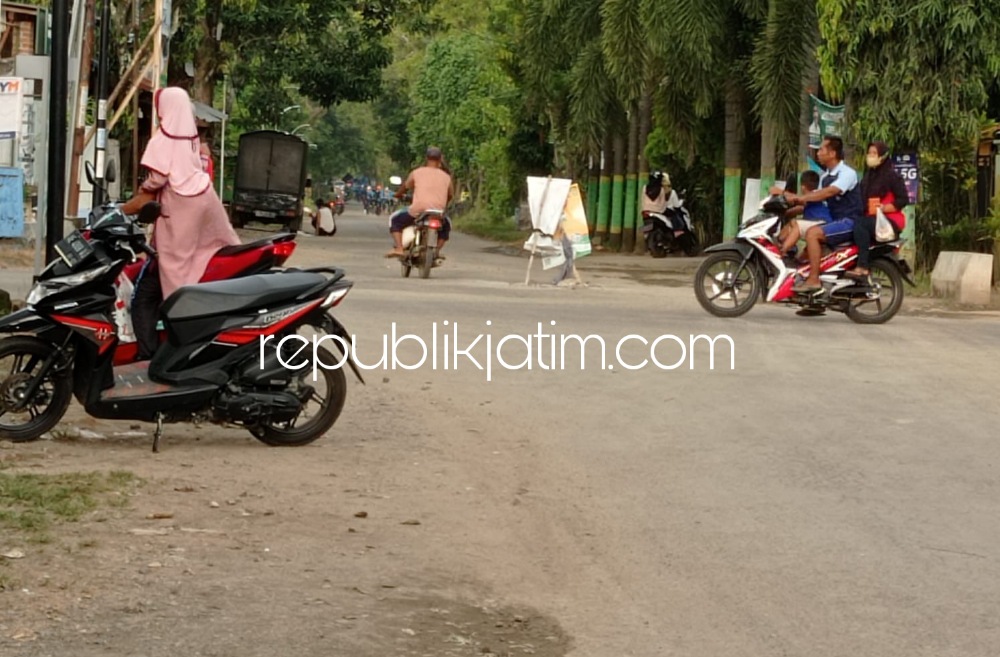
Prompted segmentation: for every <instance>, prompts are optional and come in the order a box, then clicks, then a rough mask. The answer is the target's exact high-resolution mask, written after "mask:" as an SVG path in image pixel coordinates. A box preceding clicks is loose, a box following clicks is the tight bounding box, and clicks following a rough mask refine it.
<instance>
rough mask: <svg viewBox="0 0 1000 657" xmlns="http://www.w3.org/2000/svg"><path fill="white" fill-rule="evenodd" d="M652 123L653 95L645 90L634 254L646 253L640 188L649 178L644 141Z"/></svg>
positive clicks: (642, 99) (637, 182)
mask: <svg viewBox="0 0 1000 657" xmlns="http://www.w3.org/2000/svg"><path fill="white" fill-rule="evenodd" d="M652 125H653V97H652V94H651V93H649V92H647V93H645V94H643V96H642V98H640V99H639V143H638V152H639V158H638V168H639V175H638V180H636V194H635V199H636V208H635V210H636V212H635V214H636V237H635V250H634V251H633V252H634V253H635V254H636V255H645V254H646V240H645V236H644V235H643V233H642V218H641V216H642V190H643V187H645V186H646V181H647V180H649V161H648V160H647V159H646V143H647V142H648V141H649V132H650V130H652Z"/></svg>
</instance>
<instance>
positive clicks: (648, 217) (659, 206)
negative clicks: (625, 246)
mask: <svg viewBox="0 0 1000 657" xmlns="http://www.w3.org/2000/svg"><path fill="white" fill-rule="evenodd" d="M683 194H684V192H681V194H680V195H678V193H677V191H676V190H674V189H673V188H672V186H671V184H670V176H668V175H667V174H665V173H662V172H660V171H654V172H653V173H652V174H650V176H649V182H648V183H647V184H646V186H645V188H644V189H643V194H642V232H643V236H644V239H645V240H646V250H647V251H648V252H649V255H651V256H652V257H654V258H665V257H667V256H668V255H669V254H671V253H675V252H681V251H682V252H683V253H684V254H685V255H687V256H696V255H698V251H699V244H698V236H697V235H696V233H695V230H694V224H693V223H692V221H691V213H690V212H689V211H688V209H687V208H685V207H684V200H683V198H682V197H683Z"/></svg>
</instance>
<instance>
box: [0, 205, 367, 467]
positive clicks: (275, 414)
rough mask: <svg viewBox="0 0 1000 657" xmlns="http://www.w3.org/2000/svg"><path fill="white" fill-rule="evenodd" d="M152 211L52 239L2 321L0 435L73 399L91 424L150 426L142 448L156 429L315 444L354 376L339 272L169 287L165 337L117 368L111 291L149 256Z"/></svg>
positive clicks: (33, 435)
mask: <svg viewBox="0 0 1000 657" xmlns="http://www.w3.org/2000/svg"><path fill="white" fill-rule="evenodd" d="M158 212H159V208H158V204H156V203H148V204H146V205H145V206H144V207H143V209H142V210H141V211H140V212H139V215H138V216H137V218H135V219H133V218H132V217H129V216H126V215H125V214H124V213H122V212H121V210H120V209H117V208H115V209H112V210H109V211H106V212H104V213H103V215H102V216H100V217H99V218H97V219H96V221H94V222H93V224H92V225H91V226H90V227H89V229H88V231H87V236H86V237H85V236H84V234H82V233H81V232H79V231H76V232H74V233H72V234H71V235H69V236H68V237H66V238H65V239H63V240H62V241H60V242H59V243H58V244H57V245H56V248H55V250H56V253H57V254H58V256H59V257H57V258H54V259H53V260H52V261H51V262H50V263H49V264H48V265H47V266H46V267H45V269H44V270H43V271H42V272H41V274H40V275H39V277H38V282H37V283H36V284H35V286H34V288H33V289H32V290H31V292H30V294H29V295H28V299H27V306H26V307H25V308H23V309H21V310H19V311H17V312H15V313H12V314H10V315H8V316H6V317H4V318H2V319H0V334H8V337H5V338H3V339H2V340H0V371H2V372H4V374H2V375H0V377H2V378H0V439H6V440H11V441H14V442H24V441H31V440H36V439H38V438H40V437H41V436H42V435H43V434H44V433H45V432H47V431H49V430H50V429H52V428H53V427H54V426H56V424H57V423H58V422H59V421H60V420H61V419H62V417H63V415H64V414H65V412H66V409H67V407H68V406H69V403H70V399H71V397H73V396H75V397H76V399H77V400H78V401H79V402H80V404H81V405H82V406H83V407H84V410H85V411H86V412H87V413H88V414H89V415H91V416H93V417H97V418H105V419H119V420H126V419H127V420H142V421H150V422H156V432H155V434H154V442H153V448H154V450H156V449H158V446H159V440H160V436H161V434H162V425H163V423H164V422H189V421H193V422H199V421H205V422H211V423H216V424H237V425H241V426H243V427H245V428H246V429H247V430H248V431H250V433H251V434H252V435H254V436H255V437H256V438H257V439H259V440H261V441H262V442H264V443H266V444H268V445H282V446H290V445H304V444H306V443H309V442H312V441H314V440H316V439H317V438H319V437H321V436H322V435H323V434H324V433H325V432H326V431H327V430H329V428H330V427H331V426H332V425H333V424H334V423H335V422H336V420H337V418H338V417H339V415H340V412H341V410H342V408H343V405H344V400H345V397H346V393H347V382H346V376H345V375H344V372H343V365H345V364H347V365H349V366H350V367H351V368H352V370H353V371H354V373H355V375H356V376H357V377H358V379H359V380H361V375H360V372H359V371H358V369H357V367H356V364H355V362H354V360H353V357H352V355H351V353H350V350H349V345H350V338H349V336H348V333H347V330H346V329H345V328H344V327H343V325H342V324H341V323H340V322H339V321H338V320H337V319H336V318H334V317H333V316H332V315H331V314H330V311H331V309H332V308H334V307H336V306H337V305H338V304H340V303H341V302H342V301H343V299H344V297H345V296H346V295H347V293H348V292H349V291H350V289H351V287H352V283H351V282H349V281H347V280H345V278H344V272H343V271H342V270H340V269H336V268H332V267H318V268H314V269H306V270H297V269H290V270H285V271H280V272H272V273H263V274H254V275H249V276H244V277H242V278H238V279H234V280H223V281H216V282H210V283H200V284H197V285H190V286H185V287H181V288H180V289H178V290H177V291H176V292H174V293H173V294H171V295H170V296H169V297H168V298H167V299H166V300H165V301H164V303H163V305H162V306H161V308H160V318H161V320H162V321H163V324H164V328H165V331H166V334H167V336H168V340H166V341H164V342H162V343H161V344H160V346H159V348H158V349H157V351H156V353H155V354H154V356H153V358H152V360H151V361H143V362H137V363H130V364H127V365H120V364H119V365H116V362H115V361H116V351H117V349H118V347H119V344H120V340H119V334H118V328H117V325H116V322H115V319H114V312H115V304H116V300H117V297H116V292H115V282H116V280H117V279H118V277H119V276H120V275H121V274H122V271H123V270H124V268H125V267H126V266H127V265H128V264H129V263H132V262H134V261H135V260H136V257H137V253H146V254H147V256H148V257H151V258H155V257H156V252H155V251H154V250H153V249H152V248H151V247H150V246H149V245H148V244H147V242H146V238H145V233H144V231H143V229H142V228H141V226H140V223H148V222H151V221H153V220H155V218H156V216H157V214H158ZM303 332H304V333H306V334H307V335H309V336H310V337H306V335H302V333H303ZM330 336H336V338H337V339H332V338H331V337H330ZM285 338H288V339H287V340H286V339H285ZM303 341H304V342H303ZM304 344H305V345H306V346H305V347H304V346H303V345H304ZM331 345H332V346H334V347H335V348H336V349H337V350H338V351H339V352H340V354H341V357H340V358H337V357H336V356H334V354H333V353H331V352H330V350H329V348H328V347H329V346H331ZM306 347H308V348H306ZM303 352H307V353H308V356H305V355H303ZM307 365H308V367H307ZM362 382H363V381H362Z"/></svg>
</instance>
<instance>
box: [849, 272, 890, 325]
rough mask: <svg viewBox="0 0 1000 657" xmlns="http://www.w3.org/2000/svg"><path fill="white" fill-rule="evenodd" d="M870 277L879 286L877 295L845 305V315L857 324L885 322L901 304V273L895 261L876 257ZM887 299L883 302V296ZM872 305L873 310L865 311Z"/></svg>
mask: <svg viewBox="0 0 1000 657" xmlns="http://www.w3.org/2000/svg"><path fill="white" fill-rule="evenodd" d="M871 279H872V282H873V283H874V284H875V285H878V286H879V297H878V299H875V300H872V301H862V302H861V303H851V304H850V305H848V306H847V316H848V317H849V318H850V319H851V321H852V322H855V323H857V324H885V323H886V322H888V321H889V320H890V319H892V318H893V317H894V316H895V315H896V313H897V312H899V309H900V307H901V306H902V305H903V275H902V274H901V273H900V272H899V268H898V267H896V265H895V263H893V262H890V261H888V260H883V259H878V260H875V261H873V262H872V264H871ZM885 296H888V297H889V301H888V303H886V304H883V302H882V301H883V297H885ZM872 306H874V308H875V312H874V313H868V312H865V310H867V309H868V308H871V307H872Z"/></svg>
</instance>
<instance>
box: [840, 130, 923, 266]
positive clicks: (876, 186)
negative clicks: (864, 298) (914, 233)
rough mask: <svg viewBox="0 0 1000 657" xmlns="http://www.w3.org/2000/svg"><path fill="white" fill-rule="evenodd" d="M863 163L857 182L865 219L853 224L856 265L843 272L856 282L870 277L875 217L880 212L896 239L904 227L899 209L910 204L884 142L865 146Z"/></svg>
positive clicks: (901, 211) (901, 209) (903, 217)
mask: <svg viewBox="0 0 1000 657" xmlns="http://www.w3.org/2000/svg"><path fill="white" fill-rule="evenodd" d="M865 163H866V164H867V165H868V168H867V170H866V171H865V175H864V178H862V179H861V198H862V199H864V203H865V204H866V207H865V216H863V217H859V218H858V219H856V220H855V221H854V243H855V244H856V245H857V247H858V262H857V265H856V266H855V267H854V269H852V270H850V271H849V272H847V276H849V277H851V278H859V279H866V278H868V275H869V274H870V273H871V270H870V269H869V268H868V267H869V264H870V261H871V245H872V240H873V238H874V237H875V216H876V213H877V212H878V210H879V209H881V210H882V213H883V214H885V216H886V218H887V219H888V220H889V221H890V222H891V223H892V225H893V227H895V229H896V234H897V235H898V234H899V233H901V232H902V230H903V228H904V226H905V225H906V216H905V215H904V214H903V208H905V207H906V206H907V205H908V204H909V202H910V199H909V194H908V192H907V191H906V183H904V182H903V179H902V178H901V177H900V175H899V174H898V173H897V172H896V169H895V167H893V166H892V162H891V161H890V159H889V147H888V146H887V145H886V144H885V142H881V141H873V142H871V143H870V144H868V155H867V157H866V160H865Z"/></svg>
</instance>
